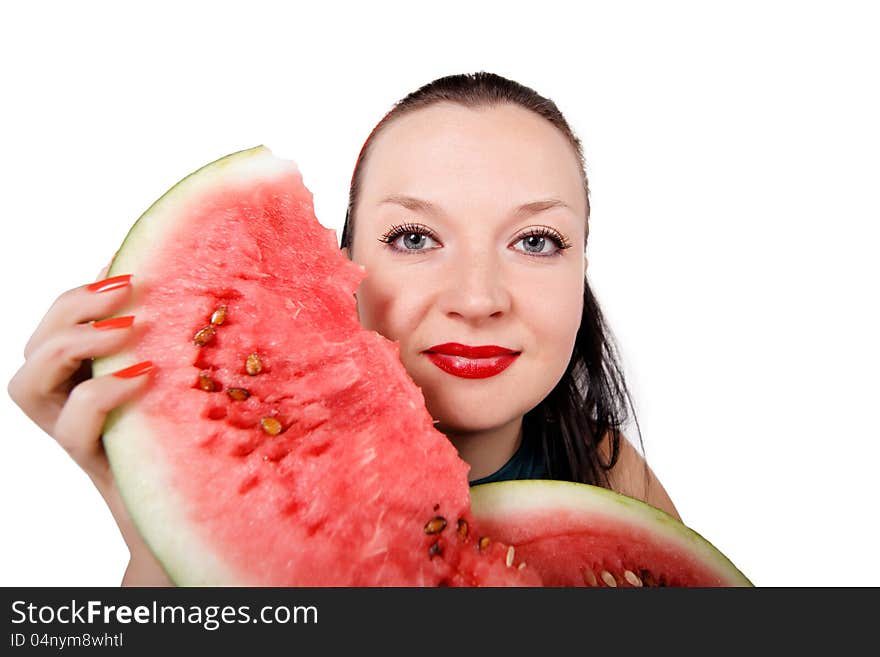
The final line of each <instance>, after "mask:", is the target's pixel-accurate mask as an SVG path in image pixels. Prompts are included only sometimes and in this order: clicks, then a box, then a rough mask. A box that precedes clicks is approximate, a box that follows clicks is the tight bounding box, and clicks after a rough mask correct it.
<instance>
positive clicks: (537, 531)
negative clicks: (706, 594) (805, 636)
mask: <svg viewBox="0 0 880 657" xmlns="http://www.w3.org/2000/svg"><path fill="white" fill-rule="evenodd" d="M471 503H472V505H473V510H474V514H475V516H476V520H477V522H478V523H479V525H480V528H481V531H483V532H486V533H487V534H489V535H491V536H493V537H494V538H496V539H497V540H500V541H503V542H505V543H509V544H511V545H513V546H515V548H516V556H517V559H522V561H523V562H524V563H527V564H528V565H529V566H530V567H533V568H535V570H537V571H538V572H539V573H540V574H541V577H542V581H543V584H544V585H545V586H592V587H597V586H598V587H642V586H646V587H652V586H661V587H662V586H750V585H751V583H750V582H749V581H748V580H747V579H746V578H745V577H744V576H743V575H742V573H741V572H739V570H737V569H736V567H734V566H733V564H732V563H730V561H729V560H728V559H727V558H726V557H725V556H724V555H722V554H721V553H720V552H718V551H717V550H716V549H715V548H714V547H712V546H711V544H709V543H708V542H707V541H706V540H705V539H703V538H702V537H701V536H700V535H699V534H697V533H696V532H694V531H692V530H690V529H688V528H687V527H685V526H684V525H682V524H681V523H680V522H678V521H676V520H675V519H674V518H672V517H671V516H669V515H667V514H665V513H663V512H662V511H660V510H658V509H655V508H654V507H651V506H649V505H647V504H644V503H642V502H639V501H637V500H634V499H631V498H628V497H625V496H623V495H618V494H616V493H613V492H611V491H608V490H605V489H601V488H596V487H594V486H586V485H583V484H573V483H570V482H562V481H554V482H550V481H544V482H531V481H521V482H501V483H494V484H484V485H482V486H475V487H474V488H473V489H472V494H471Z"/></svg>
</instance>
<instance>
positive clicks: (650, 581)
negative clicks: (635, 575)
mask: <svg viewBox="0 0 880 657" xmlns="http://www.w3.org/2000/svg"><path fill="white" fill-rule="evenodd" d="M639 573H640V574H641V576H642V581H643V582H644V583H645V586H656V585H657V582H655V581H654V576H653V575H652V574H651V572H650V571H648V570H645V569H644V568H643V569H642V570H640V571H639Z"/></svg>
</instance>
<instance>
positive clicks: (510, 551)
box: [504, 545, 514, 568]
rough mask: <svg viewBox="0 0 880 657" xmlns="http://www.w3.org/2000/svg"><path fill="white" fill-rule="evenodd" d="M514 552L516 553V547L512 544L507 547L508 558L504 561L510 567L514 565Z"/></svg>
mask: <svg viewBox="0 0 880 657" xmlns="http://www.w3.org/2000/svg"><path fill="white" fill-rule="evenodd" d="M513 554H514V549H513V546H512V545H511V546H510V547H508V548H507V558H506V559H505V560H504V563H505V564H506V565H507V567H508V568H510V567H511V566H512V565H513Z"/></svg>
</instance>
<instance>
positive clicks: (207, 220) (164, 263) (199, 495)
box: [94, 147, 738, 586]
mask: <svg viewBox="0 0 880 657" xmlns="http://www.w3.org/2000/svg"><path fill="white" fill-rule="evenodd" d="M312 200H313V199H312V195H311V193H310V192H309V191H308V190H307V189H306V187H305V186H304V184H303V181H302V176H301V174H300V172H299V170H298V168H297V166H296V165H295V164H294V163H293V162H290V161H286V160H281V159H278V158H275V157H274V156H272V154H271V153H270V151H269V150H268V149H266V148H264V147H257V148H253V149H249V150H246V151H241V152H239V153H235V154H233V155H230V156H227V157H225V158H222V159H220V160H217V161H216V162H214V163H212V164H210V165H208V166H206V167H203V168H202V169H200V170H198V171H197V172H195V173H194V174H191V175H190V176H188V177H187V178H185V179H184V180H182V181H181V182H180V183H178V184H177V185H176V186H175V187H173V188H172V189H171V190H169V191H168V192H167V193H166V194H165V195H164V196H162V197H161V198H160V199H159V200H158V201H157V202H156V203H154V204H153V206H151V207H150V208H149V209H148V210H147V212H145V213H144V214H143V215H142V216H141V218H140V219H139V220H138V221H137V223H136V224H135V225H134V227H133V228H132V229H131V231H130V232H129V234H128V236H127V237H126V239H125V242H124V243H123V245H122V247H121V248H120V250H119V252H118V253H117V255H116V257H115V258H114V261H113V263H112V266H111V269H110V273H109V275H111V276H112V275H116V274H121V273H125V274H133V278H132V282H133V290H134V293H133V295H132V300H131V304H130V305H129V306H128V307H127V308H125V309H123V310H122V311H121V312H120V314H133V315H135V317H136V325H137V326H138V327H139V337H138V339H137V341H136V343H135V344H133V345H132V346H131V347H130V348H129V349H127V350H125V351H123V352H121V353H119V354H117V355H115V356H112V357H109V358H102V359H97V360H96V361H95V364H94V371H95V374H96V375H101V374H106V373H109V372H112V371H115V370H118V369H121V368H122V367H125V366H127V365H131V364H133V363H136V362H140V361H143V360H151V361H153V363H154V364H155V365H156V369H155V371H154V373H153V374H152V375H151V376H152V377H153V380H152V381H151V383H150V385H149V387H148V389H147V390H146V392H145V393H144V394H143V395H141V396H140V397H139V398H138V399H137V400H134V401H132V402H130V403H128V404H126V405H125V406H124V407H122V408H120V409H117V411H114V412H113V413H112V414H111V416H110V417H109V418H108V423H107V425H106V427H105V432H104V444H105V447H106V450H107V454H108V458H109V459H110V463H111V466H112V468H113V472H114V475H115V477H116V480H117V483H118V485H119V488H120V492H121V494H122V496H123V499H124V500H125V502H126V505H127V507H128V509H129V512H130V514H131V516H132V518H133V520H134V522H135V524H136V525H137V526H138V528H139V529H140V531H141V533H142V534H143V536H144V538H145V540H146V541H147V543H148V544H149V545H150V547H151V549H152V550H153V551H154V552H155V554H156V556H157V557H158V558H159V560H160V561H161V562H162V563H163V565H164V566H165V568H166V570H167V571H168V573H169V575H170V576H171V577H172V579H173V580H174V581H175V582H176V583H178V584H184V585H242V584H247V585H273V586H285V585H301V586H324V585H331V586H438V585H465V586H501V585H515V586H516V585H519V586H529V585H539V584H541V583H542V581H543V582H544V583H549V584H560V583H562V584H569V583H571V584H577V585H583V584H585V583H586V584H589V583H590V582H589V581H585V580H584V579H583V578H582V579H581V581H580V583H578V582H576V581H574V582H572V581H571V579H572V576H571V574H570V572H569V571H571V572H575V570H577V568H576V567H575V566H571V567H570V568H569V567H568V566H566V570H565V573H564V574H563V575H558V574H557V573H556V571H555V570H554V571H552V572H551V570H550V569H548V564H549V563H550V561H552V560H555V557H553V558H552V559H549V558H544V557H542V550H543V551H544V552H546V553H547V554H553V555H556V554H559V553H563V552H564V553H565V554H568V555H570V556H571V559H570V560H568V561H566V563H568V562H569V561H571V563H574V562H575V561H577V560H578V559H581V560H584V563H587V562H589V564H591V565H595V564H596V563H599V561H601V562H602V563H606V561H607V560H608V559H611V558H612V557H613V555H614V553H615V551H617V552H618V553H620V554H624V553H626V550H630V551H632V549H633V548H632V545H631V543H632V541H631V539H632V538H633V537H634V536H636V535H637V536H638V537H644V536H650V535H651V533H652V532H658V531H659V532H660V533H661V534H662V530H661V529H660V526H662V525H663V522H660V525H657V522H658V521H657V519H654V520H653V521H651V522H648V519H647V516H642V517H639V518H636V520H637V521H638V522H641V523H642V524H643V525H644V526H641V527H639V529H638V531H639V532H641V533H638V532H637V533H635V534H634V533H633V531H634V530H633V529H632V527H630V526H629V525H628V524H627V523H628V522H631V521H633V520H634V518H630V519H629V520H628V521H625V522H622V523H618V524H617V525H615V524H614V523H613V522H611V521H608V522H606V524H605V525H603V531H605V533H606V534H608V533H610V534H614V532H617V534H615V535H616V536H617V538H613V539H612V540H604V542H597V541H596V540H594V538H590V537H589V534H585V533H584V532H580V534H578V532H577V523H578V522H580V523H582V524H583V523H586V526H591V525H592V524H593V521H592V520H591V516H590V513H589V512H587V511H585V509H587V508H588V507H589V504H584V505H581V512H580V514H579V515H578V514H574V515H573V516H572V523H573V525H572V526H571V527H568V530H572V531H569V535H568V538H565V539H563V538H561V537H558V536H557V538H553V537H552V536H550V535H549V532H557V529H558V527H554V524H553V522H550V523H549V524H548V523H546V522H542V520H547V519H548V518H556V519H557V520H558V519H559V518H560V517H561V516H559V504H560V499H561V498H560V496H559V490H560V489H559V488H558V486H554V485H553V484H552V483H551V484H546V483H545V484H540V483H532V484H531V486H532V487H531V488H530V489H529V491H530V492H529V493H528V496H527V497H529V499H531V501H532V502H533V504H531V505H525V506H524V507H523V512H522V514H521V515H519V516H517V514H516V512H513V511H510V510H507V511H505V513H504V514H502V513H501V512H500V511H499V510H500V509H501V508H502V506H500V505H499V504H498V503H497V502H492V504H487V505H486V513H485V514H484V516H480V514H479V513H478V514H477V518H475V517H474V514H473V513H472V512H471V508H470V504H471V499H470V490H469V487H468V480H467V472H468V466H467V464H466V463H464V461H462V460H461V459H460V458H459V457H458V454H457V452H456V450H455V448H454V447H453V445H452V444H451V443H450V442H449V441H448V440H447V439H446V437H445V436H444V435H443V434H441V433H439V432H438V431H436V430H435V429H434V426H433V419H432V418H431V416H430V414H429V413H428V412H427V410H426V408H425V404H424V398H423V396H422V393H421V390H420V389H419V388H418V386H416V385H415V383H414V382H413V381H412V379H411V378H410V377H409V375H408V374H407V372H406V370H405V368H404V367H403V364H402V363H401V361H400V358H399V349H398V344H397V343H395V342H391V341H389V340H387V339H385V338H384V337H382V336H381V335H379V334H378V333H375V332H373V331H367V330H365V329H363V328H362V327H361V326H360V325H359V323H358V318H357V310H356V305H355V299H354V292H355V291H356V290H357V287H358V285H359V284H360V281H361V280H362V279H363V278H364V276H366V272H365V271H364V270H363V268H361V267H359V266H358V265H356V264H354V263H352V262H351V261H349V260H348V259H347V258H345V256H344V255H343V254H342V252H341V251H340V250H339V248H338V245H337V240H336V235H335V232H334V231H332V230H329V229H326V228H324V227H323V226H322V225H321V224H320V223H319V222H318V221H317V219H316V217H315V215H314V209H313V203H312ZM511 483H513V482H511ZM500 486H501V488H500V489H497V488H496V489H493V490H500V491H502V493H503V491H504V490H505V488H504V485H500ZM569 486H574V487H575V489H573V490H577V491H578V493H571V494H570V495H569V496H571V495H574V496H575V497H576V496H577V495H580V496H581V497H584V496H586V497H589V496H592V495H595V492H594V491H592V490H591V489H592V487H588V486H581V485H578V484H569ZM510 490H511V491H513V490H514V489H513V488H511V489H510ZM519 490H523V489H519ZM605 493H607V495H614V494H613V493H608V492H604V493H603V494H605ZM499 494H500V493H499ZM512 496H513V497H512V498H511V499H513V498H516V499H519V500H520V501H523V502H524V501H525V497H523V494H520V493H512ZM517 496H519V497H517ZM586 497H585V499H586ZM492 499H493V500H494V499H495V498H492ZM566 499H568V498H566ZM603 499H604V498H603ZM542 504H543V505H544V506H543V511H542V507H541V505H542ZM505 508H506V507H505ZM658 513H659V512H658ZM554 514H555V515H554ZM502 516H503V522H501V523H499V522H498V520H499V519H500V518H502ZM517 517H518V518H519V519H518V520H517ZM667 518H668V516H667ZM669 521H672V519H671V518H669ZM652 522H653V523H654V524H653V525H652ZM672 522H673V523H674V521H672ZM481 523H482V524H483V525H484V526H483V527H481ZM520 524H528V525H529V527H531V530H530V531H531V533H529V532H526V533H524V534H523V533H518V532H516V531H514V532H513V533H510V534H508V533H505V532H506V531H508V530H510V529H515V528H516V527H517V526H519V525H520ZM637 524H638V523H637ZM667 524H668V522H667ZM539 527H543V528H544V531H545V532H547V533H548V535H545V536H537V535H535V533H534V531H535V530H536V528H539ZM682 528H683V526H678V527H676V528H675V530H676V531H682ZM685 529H686V528H685ZM627 532H629V533H627ZM539 533H540V532H539ZM554 535H555V534H554ZM572 537H574V538H572ZM638 540H642V539H641V538H639V539H638ZM505 541H506V542H505ZM627 541H629V542H630V543H627ZM507 543H511V544H512V545H513V546H515V550H514V549H511V545H508V544H507ZM706 545H708V544H707V543H706ZM677 549H681V550H683V551H684V552H685V553H687V547H686V546H683V545H681V544H678V546H677V547H676V548H674V549H671V551H669V553H668V554H667V553H664V556H663V559H664V560H665V561H663V562H662V564H661V563H660V562H659V561H658V563H657V564H655V565H651V566H650V567H654V568H655V569H660V568H666V567H667V565H668V564H669V563H670V559H672V558H674V557H675V555H676V554H678V553H677V552H676V550H677ZM700 549H706V548H705V546H702V544H701V547H700ZM708 549H709V550H710V551H713V550H714V548H711V546H708ZM585 550H586V553H585ZM600 551H601V554H600V553H599V552H600ZM716 552H717V551H716ZM515 555H517V556H515ZM523 555H526V556H527V558H526V561H527V562H529V561H531V562H532V563H531V564H529V565H523V558H525V557H524V556H523ZM576 555H580V556H576ZM609 555H610V556H609ZM670 555H671V556H670ZM655 556H656V555H655ZM657 558H659V557H657ZM603 560H604V561H603ZM624 561H625V560H624ZM621 563H623V561H621ZM633 567H635V566H633ZM646 567H647V566H646ZM730 567H731V568H732V565H731V566H730ZM542 569H544V572H542ZM692 570H693V569H692ZM733 570H735V569H733ZM545 572H546V574H545ZM664 572H665V571H664ZM672 572H673V571H669V573H667V575H666V576H668V577H669V578H671V579H670V583H676V584H695V583H696V584H698V585H699V584H700V583H701V582H718V581H720V580H719V579H718V578H717V577H715V574H714V573H709V576H710V577H709V579H706V578H705V577H704V575H705V573H703V572H702V571H699V569H697V570H694V577H695V578H696V579H687V578H685V577H684V576H679V575H678V574H676V575H674V576H673V575H672V574H671V573H672ZM675 572H676V573H678V571H675ZM736 572H738V571H736ZM542 575H544V580H542ZM660 576H661V577H662V576H664V575H663V574H662V573H661V575H660ZM700 577H703V579H699V578H700ZM713 577H714V579H712V578H713ZM560 578H561V579H560ZM575 579H576V578H575ZM706 585H713V584H708V583H707V584H706Z"/></svg>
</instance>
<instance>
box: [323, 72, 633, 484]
mask: <svg viewBox="0 0 880 657" xmlns="http://www.w3.org/2000/svg"><path fill="white" fill-rule="evenodd" d="M441 102H448V103H456V104H458V105H462V106H464V107H468V108H481V107H493V106H496V105H501V104H505V103H508V104H515V105H518V106H520V107H523V108H525V109H527V110H530V111H532V112H534V113H535V114H537V115H538V116H540V117H542V118H544V119H546V120H547V121H549V122H550V123H552V124H553V125H554V126H555V127H556V128H557V129H558V130H559V131H560V132H561V133H562V134H563V135H565V137H566V139H568V141H569V143H570V144H571V146H572V147H573V148H574V151H575V153H576V154H577V158H578V162H579V164H580V171H581V174H582V176H583V183H584V195H585V198H586V215H585V216H584V230H585V235H586V237H587V238H589V218H590V190H589V185H588V183H587V175H586V169H585V166H584V155H583V148H582V146H581V142H580V140H579V139H578V138H577V136H575V134H574V132H573V131H572V129H571V127H569V125H568V122H567V121H566V119H565V117H564V116H563V115H562V113H561V112H560V111H559V109H558V108H557V106H556V104H555V103H554V102H553V101H552V100H550V99H548V98H545V97H543V96H541V95H539V94H538V93H537V92H535V91H534V90H533V89H530V88H529V87H526V86H523V85H521V84H519V83H517V82H514V81H512V80H508V79H507V78H504V77H501V76H499V75H495V74H494V73H486V72H479V73H474V74H467V75H451V76H447V77H443V78H439V79H437V80H434V81H433V82H430V83H429V84H426V85H425V86H423V87H421V88H420V89H418V90H416V91H414V92H413V93H411V94H409V95H408V96H406V97H405V98H403V99H402V100H401V101H399V102H397V103H396V104H395V105H394V106H393V108H392V109H391V110H390V111H389V112H388V113H387V114H386V115H385V117H384V118H383V119H382V120H381V121H379V123H378V124H377V125H376V127H375V128H373V131H372V132H371V133H370V136H369V137H368V138H367V140H366V142H365V143H364V145H363V147H362V148H361V152H360V155H359V156H358V159H357V163H356V164H355V168H354V174H353V175H352V179H351V188H350V190H349V195H348V209H347V212H346V214H345V225H344V226H343V229H342V238H341V244H340V247H341V248H345V247H348V249H349V252H350V251H351V245H352V242H353V241H354V211H355V208H356V206H357V201H358V196H359V193H360V188H361V180H362V177H363V168H364V163H365V162H366V161H367V159H368V157H369V153H370V145H371V144H372V142H373V139H374V138H375V137H376V135H377V134H379V133H380V132H381V131H382V130H383V129H384V128H385V127H386V126H388V124H389V123H391V122H392V121H394V120H395V119H397V118H399V117H401V116H403V115H405V114H408V113H410V112H414V111H416V110H418V109H421V108H424V107H428V106H430V105H434V104H436V103H441ZM585 244H586V242H585ZM629 409H632V412H633V418H634V419H635V410H634V409H633V405H632V400H631V397H630V394H629V392H628V390H627V387H626V382H625V380H624V375H623V370H622V368H621V366H620V363H619V357H618V350H617V347H616V344H615V341H614V338H613V336H612V334H611V331H610V329H609V328H608V326H607V324H606V322H605V319H604V317H603V315H602V312H601V310H600V309H599V304H598V302H597V301H596V298H595V297H594V295H593V292H592V290H591V289H590V285H589V283H588V281H587V279H586V276H585V278H584V304H583V313H582V315H581V323H580V328H579V329H578V332H577V336H576V338H575V345H574V349H573V351H572V354H571V360H570V361H569V363H568V367H567V368H566V370H565V373H564V374H563V376H562V378H561V379H560V380H559V382H558V383H557V384H556V387H554V388H553V390H552V391H550V393H549V394H548V395H547V397H545V398H544V399H543V400H542V401H541V403H539V404H538V405H537V406H536V407H535V408H533V409H532V410H530V411H529V412H527V413H526V414H525V416H524V417H523V442H524V443H527V444H529V445H531V446H532V447H533V448H537V449H540V450H541V451H542V452H543V458H544V464H545V467H546V470H547V475H548V478H550V479H560V480H565V481H577V482H581V483H587V484H594V485H598V486H603V487H606V488H608V487H610V486H609V482H608V476H607V473H608V470H610V469H611V468H612V467H613V466H614V464H615V463H616V462H617V459H618V456H619V454H620V441H621V427H622V426H623V425H624V424H625V423H626V421H627V420H628V419H629ZM636 427H637V429H638V420H637V419H636ZM603 440H608V441H609V445H608V448H607V449H608V451H607V453H608V458H607V459H603V458H602V455H601V453H600V451H599V445H600V444H601V442H602V441H603ZM639 443H640V444H641V430H640V429H639Z"/></svg>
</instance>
